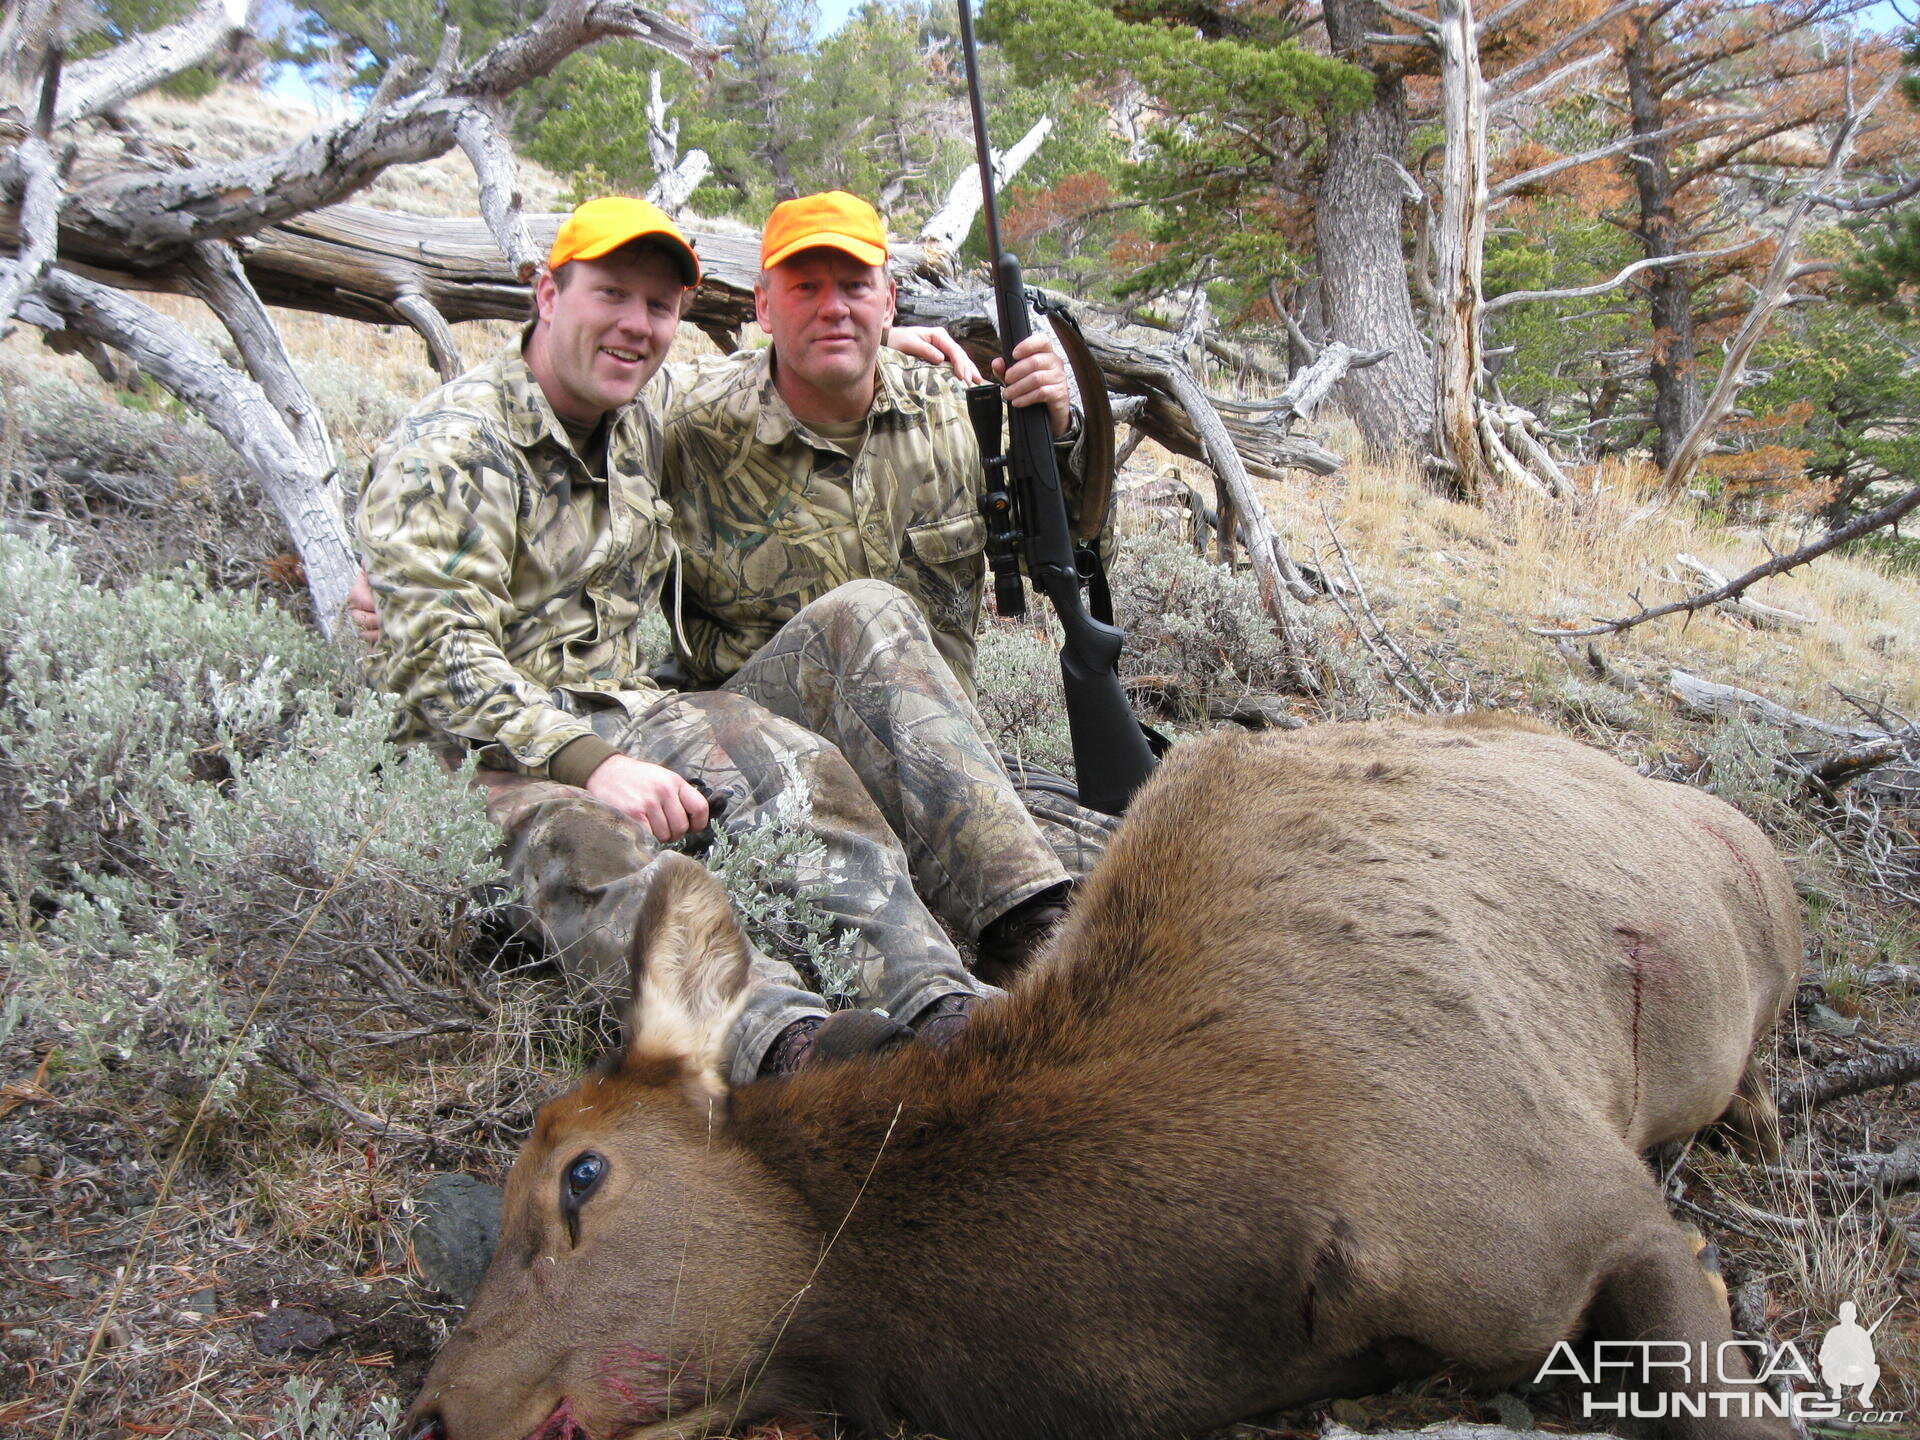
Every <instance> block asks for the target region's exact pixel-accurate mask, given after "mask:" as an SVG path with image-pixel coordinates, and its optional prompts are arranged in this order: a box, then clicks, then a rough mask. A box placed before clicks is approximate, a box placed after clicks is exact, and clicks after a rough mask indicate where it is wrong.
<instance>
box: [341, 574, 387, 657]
mask: <svg viewBox="0 0 1920 1440" xmlns="http://www.w3.org/2000/svg"><path fill="white" fill-rule="evenodd" d="M347 618H348V619H349V620H351V621H353V633H354V634H356V635H358V636H359V637H360V643H361V644H362V645H364V646H366V647H367V649H369V650H371V649H373V647H374V646H376V645H378V644H379V643H380V612H379V611H378V610H376V609H374V608H373V581H371V580H369V579H368V578H367V572H366V571H364V570H362V571H361V572H360V578H359V579H357V580H355V581H354V582H353V588H352V589H351V590H349V591H347Z"/></svg>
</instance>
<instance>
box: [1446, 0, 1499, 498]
mask: <svg viewBox="0 0 1920 1440" xmlns="http://www.w3.org/2000/svg"><path fill="white" fill-rule="evenodd" d="M1439 8H1440V21H1439V25H1438V26H1437V27H1436V30H1435V33H1434V43H1435V48H1436V49H1437V51H1438V52H1439V56H1440V109H1441V113H1442V116H1443V118H1444V121H1445V127H1446V137H1447V148H1446V157H1445V160H1444V163H1443V169H1442V180H1441V186H1440V214H1439V224H1438V229H1439V235H1438V244H1437V247H1436V252H1435V253H1436V255H1437V256H1438V259H1439V267H1440V268H1439V284H1438V291H1439V296H1438V298H1439V302H1440V303H1439V305H1438V306H1437V308H1436V312H1435V315H1434V355H1433V377H1434V406H1435V412H1436V413H1435V423H1434V438H1435V439H1436V440H1437V441H1438V442H1439V446H1438V448H1439V452H1440V458H1441V459H1442V460H1444V461H1446V463H1447V464H1449V465H1451V466H1452V467H1453V476H1452V478H1453V481H1454V483H1455V484H1456V485H1458V486H1459V487H1460V490H1461V492H1462V493H1463V494H1466V495H1474V494H1477V493H1478V491H1479V489H1480V486H1481V482H1482V480H1483V479H1485V478H1486V468H1487V467H1486V461H1485V457H1484V456H1483V455H1482V453H1481V436H1480V387H1481V385H1482V383H1483V381H1484V376H1483V374H1482V371H1481V358H1480V349H1481V345H1480V321H1481V305H1482V292H1481V283H1480V281H1481V271H1482V266H1483V263H1484V257H1485V254H1486V246H1487V94H1486V91H1487V87H1486V84H1485V82H1484V81H1483V80H1482V79H1481V77H1480V44H1479V40H1478V37H1477V36H1476V35H1475V33H1474V24H1473V6H1472V3H1471V0H1440V7H1439Z"/></svg>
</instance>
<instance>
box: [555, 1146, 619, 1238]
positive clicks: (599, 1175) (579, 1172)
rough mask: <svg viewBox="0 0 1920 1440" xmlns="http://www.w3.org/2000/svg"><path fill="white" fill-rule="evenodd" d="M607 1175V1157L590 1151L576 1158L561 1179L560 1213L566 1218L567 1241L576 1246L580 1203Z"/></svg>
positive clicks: (578, 1233) (578, 1235)
mask: <svg viewBox="0 0 1920 1440" xmlns="http://www.w3.org/2000/svg"><path fill="white" fill-rule="evenodd" d="M606 1173H607V1160H606V1157H605V1156H604V1155H596V1154H594V1152H593V1151H591V1150H589V1151H587V1152H586V1153H585V1154H583V1155H577V1156H575V1157H574V1160H573V1163H572V1164H571V1165H569V1166H567V1168H566V1171H565V1173H564V1174H562V1175H561V1177H560V1213H561V1214H562V1215H563V1216H564V1217H565V1218H566V1222H567V1239H568V1240H569V1241H570V1242H571V1243H573V1244H575V1245H578V1244H579V1243H580V1203H581V1201H583V1200H585V1199H586V1198H587V1196H589V1195H591V1194H592V1193H593V1190H594V1187H595V1186H596V1185H598V1184H599V1183H600V1181H601V1180H602V1179H603V1178H604V1177H605V1176H606Z"/></svg>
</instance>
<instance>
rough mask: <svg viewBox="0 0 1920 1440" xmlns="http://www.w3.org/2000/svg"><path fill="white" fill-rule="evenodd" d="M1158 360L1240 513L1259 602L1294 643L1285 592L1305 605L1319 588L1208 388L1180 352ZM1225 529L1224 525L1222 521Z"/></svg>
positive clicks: (1170, 386) (1164, 355)
mask: <svg viewBox="0 0 1920 1440" xmlns="http://www.w3.org/2000/svg"><path fill="white" fill-rule="evenodd" d="M1160 360H1161V376H1162V379H1163V380H1164V382H1165V383H1166V386H1167V388H1168V390H1169V391H1170V392H1171V393H1172V394H1173V397H1174V398H1175V399H1176V400H1178V401H1179V402H1180V405H1181V406H1182V408H1184V409H1185V410H1186V412H1187V416H1188V418H1189V419H1190V420H1191V421H1192V422H1193V427H1194V429H1195V430H1196V431H1197V432H1198V433H1199V435H1200V440H1201V444H1202V445H1203V446H1204V447H1205V450H1206V457H1207V463H1208V464H1209V465H1211V466H1212V467H1213V473H1214V474H1215V475H1217V476H1218V477H1219V479H1220V483H1221V485H1222V487H1224V489H1225V491H1226V493H1227V496H1228V498H1229V500H1230V501H1231V503H1232V505H1233V508H1234V510H1235V512H1236V513H1237V514H1238V516H1239V519H1240V524H1241V527H1242V529H1243V530H1244V531H1245V534H1246V541H1247V553H1248V556H1249V558H1250V559H1251V560H1252V561H1253V573H1254V578H1255V580H1256V581H1257V582H1258V583H1259V586H1260V598H1261V601H1262V603H1264V604H1265V606H1266V608H1267V613H1268V614H1269V615H1271V616H1272V617H1273V620H1274V623H1275V624H1277V625H1279V626H1280V627H1281V630H1282V634H1283V638H1286V639H1287V640H1288V641H1289V642H1291V641H1292V639H1293V636H1292V633H1291V632H1292V627H1291V623H1290V620H1289V617H1288V615H1287V610H1286V603H1285V602H1284V601H1283V600H1282V599H1281V598H1280V597H1281V594H1282V593H1283V592H1284V593H1285V594H1287V595H1291V596H1292V597H1293V598H1294V599H1295V600H1298V601H1300V602H1301V603H1303V604H1310V603H1312V602H1313V601H1314V600H1316V599H1317V598H1319V597H1318V592H1317V591H1315V590H1314V588H1313V587H1312V586H1311V585H1309V584H1307V582H1306V580H1305V579H1304V578H1303V577H1302V576H1301V574H1300V572H1299V570H1297V569H1296V568H1295V567H1294V564H1293V561H1292V560H1290V559H1289V558H1288V557H1287V553H1286V551H1285V550H1284V549H1282V548H1281V545H1280V537H1279V536H1278V535H1276V534H1275V533H1274V530H1273V524H1272V522H1271V521H1269V520H1268V519H1267V511H1266V507H1265V506H1264V505H1262V504H1261V503H1260V497H1259V495H1258V494H1257V493H1256V492H1255V491H1254V488H1253V481H1252V480H1251V479H1250V478H1249V477H1248V475H1247V467H1246V465H1245V464H1244V463H1243V462H1242V461H1241V459H1240V452H1239V451H1238V450H1237V449H1235V448H1234V443H1233V437H1232V436H1231V435H1229V434H1228V433H1227V427H1226V425H1225V424H1224V423H1223V422H1222V421H1221V419H1220V413H1219V412H1218V411H1217V410H1215V409H1214V408H1213V405H1212V404H1211V402H1209V401H1208V399H1207V396H1206V392H1205V391H1203V390H1202V389H1201V388H1200V386H1199V383H1198V382H1197V381H1195V380H1194V378H1193V374H1192V372H1191V371H1190V370H1188V369H1187V367H1186V365H1185V363H1184V362H1183V361H1181V360H1180V359H1179V358H1178V357H1177V356H1174V355H1171V354H1167V353H1165V352H1163V353H1162V355H1161V357H1160ZM1221 529H1222V530H1223V531H1224V530H1225V529H1226V525H1225V524H1224V523H1223V524H1222V526H1221Z"/></svg>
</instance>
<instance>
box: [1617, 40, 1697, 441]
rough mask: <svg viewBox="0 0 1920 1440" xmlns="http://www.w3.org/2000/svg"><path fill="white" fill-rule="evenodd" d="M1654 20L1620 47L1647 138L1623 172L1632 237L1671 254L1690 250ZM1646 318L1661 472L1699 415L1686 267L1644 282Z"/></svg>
mask: <svg viewBox="0 0 1920 1440" xmlns="http://www.w3.org/2000/svg"><path fill="white" fill-rule="evenodd" d="M1658 24H1659V22H1658V21H1657V20H1654V19H1649V18H1647V17H1644V16H1643V17H1641V18H1639V19H1638V20H1637V21H1636V23H1635V26H1634V30H1633V33H1632V36H1631V38H1630V39H1629V40H1628V42H1627V45H1626V47H1625V50H1624V54H1623V59H1624V61H1625V64H1626V72H1627V103H1628V109H1629V113H1630V119H1631V124H1632V127H1633V133H1634V134H1635V135H1639V136H1645V137H1647V138H1646V139H1645V140H1643V141H1642V142H1641V143H1640V144H1638V145H1636V146H1634V148H1633V149H1632V151H1630V152H1629V153H1628V156H1627V169H1628V171H1629V173H1630V176H1631V178H1632V180H1633V183H1634V188H1635V190H1636V191H1637V193H1638V195H1639V201H1640V222H1639V224H1638V225H1636V226H1635V227H1634V231H1633V233H1634V236H1635V238H1637V239H1638V240H1639V242H1640V246H1641V249H1642V250H1643V251H1644V252H1645V253H1646V255H1647V257H1648V258H1649V259H1657V258H1664V257H1666V256H1670V255H1677V254H1679V253H1680V252H1681V251H1683V250H1685V249H1687V248H1688V246H1687V243H1686V242H1687V237H1686V236H1685V235H1684V234H1682V233H1681V228H1682V223H1683V222H1682V218H1681V216H1680V213H1679V206H1678V202H1677V198H1676V196H1675V187H1674V178H1673V167H1672V164H1671V156H1672V148H1673V147H1672V141H1671V140H1669V139H1665V138H1660V137H1659V134H1658V132H1660V131H1661V130H1662V129H1664V128H1665V117H1664V115H1663V113H1662V111H1663V108H1664V107H1663V105H1662V99H1663V97H1662V94H1661V88H1660V82H1659V78H1658V72H1657V66H1658V57H1659V47H1660V36H1659V33H1658V30H1657V26H1658ZM1647 310H1648V320H1649V321H1650V323H1651V325H1652V327H1653V347H1652V349H1653V356H1652V363H1651V369H1650V378H1651V379H1652V381H1653V424H1654V441H1653V460H1654V463H1655V464H1656V465H1658V466H1660V467H1661V468H1662V469H1665V468H1666V467H1667V465H1668V464H1669V463H1670V462H1671V461H1672V459H1673V453H1674V451H1675V450H1676V449H1677V448H1678V447H1679V444H1680V440H1681V437H1682V436H1684V435H1685V434H1686V433H1687V432H1688V431H1689V430H1691V429H1692V428H1693V427H1694V425H1695V424H1696V423H1698V421H1699V419H1700V406H1701V395H1700V362H1699V357H1698V354H1697V352H1696V350H1695V344H1694V335H1693V281H1692V279H1691V278H1690V277H1689V276H1688V274H1687V271H1686V267H1685V266H1684V265H1658V266H1655V267H1654V268H1653V270H1652V272H1651V273H1650V275H1649V277H1648V281H1647Z"/></svg>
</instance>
